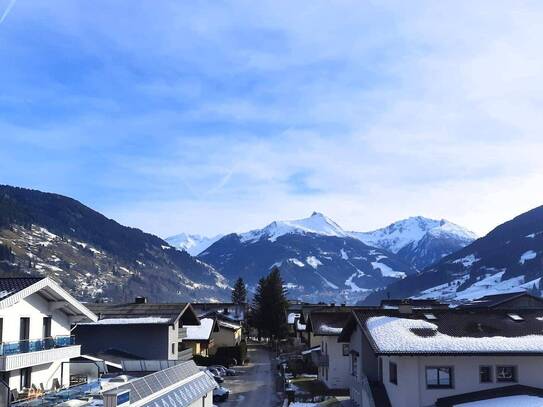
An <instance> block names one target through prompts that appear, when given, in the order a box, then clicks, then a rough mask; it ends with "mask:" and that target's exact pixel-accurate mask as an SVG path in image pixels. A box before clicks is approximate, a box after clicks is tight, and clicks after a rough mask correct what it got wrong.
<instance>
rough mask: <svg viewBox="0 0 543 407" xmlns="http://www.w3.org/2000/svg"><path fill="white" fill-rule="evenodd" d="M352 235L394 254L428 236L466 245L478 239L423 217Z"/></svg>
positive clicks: (461, 230) (459, 227) (462, 230)
mask: <svg viewBox="0 0 543 407" xmlns="http://www.w3.org/2000/svg"><path fill="white" fill-rule="evenodd" d="M350 233H351V235H352V236H353V237H356V238H357V239H359V240H361V241H362V242H363V243H365V244H367V245H369V246H374V247H380V248H383V249H387V250H390V251H391V252H393V253H398V252H399V251H400V250H401V249H402V248H404V247H406V246H408V245H410V244H417V243H418V242H420V241H421V240H422V239H423V238H424V237H425V236H427V235H430V236H433V237H452V238H456V239H459V240H462V241H465V242H466V243H470V242H471V241H473V240H475V239H476V238H477V236H476V235H475V234H474V233H473V232H471V231H469V230H467V229H465V228H463V227H462V226H459V225H456V224H454V223H452V222H449V221H447V220H445V219H442V220H435V219H429V218H425V217H422V216H415V217H410V218H407V219H403V220H400V221H397V222H394V223H392V224H390V225H388V226H386V227H384V228H381V229H377V230H373V231H370V232H350Z"/></svg>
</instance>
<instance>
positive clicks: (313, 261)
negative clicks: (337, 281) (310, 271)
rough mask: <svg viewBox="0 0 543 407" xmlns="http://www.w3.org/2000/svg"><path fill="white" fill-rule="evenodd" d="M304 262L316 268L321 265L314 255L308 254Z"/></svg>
mask: <svg viewBox="0 0 543 407" xmlns="http://www.w3.org/2000/svg"><path fill="white" fill-rule="evenodd" d="M305 261H306V263H307V264H309V265H310V266H311V267H313V268H314V269H316V268H317V267H319V266H322V263H321V261H320V260H319V259H317V258H316V257H315V256H309V257H308V258H307V259H305Z"/></svg>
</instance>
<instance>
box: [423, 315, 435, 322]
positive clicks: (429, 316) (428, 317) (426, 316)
mask: <svg viewBox="0 0 543 407" xmlns="http://www.w3.org/2000/svg"><path fill="white" fill-rule="evenodd" d="M424 318H426V319H427V320H428V321H435V320H437V317H436V316H435V315H434V314H431V313H426V314H424Z"/></svg>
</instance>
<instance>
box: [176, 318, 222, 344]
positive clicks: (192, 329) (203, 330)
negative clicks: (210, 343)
mask: <svg viewBox="0 0 543 407" xmlns="http://www.w3.org/2000/svg"><path fill="white" fill-rule="evenodd" d="M214 322H215V320H214V319H212V318H202V319H201V320H200V325H187V326H186V328H187V336H186V337H185V338H184V339H183V340H189V341H190V340H193V341H196V340H207V339H209V337H210V336H211V331H212V330H213V324H214Z"/></svg>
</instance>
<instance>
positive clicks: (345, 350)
mask: <svg viewBox="0 0 543 407" xmlns="http://www.w3.org/2000/svg"><path fill="white" fill-rule="evenodd" d="M342 352H343V356H349V355H350V354H351V344H349V343H344V344H343V346H342Z"/></svg>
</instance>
